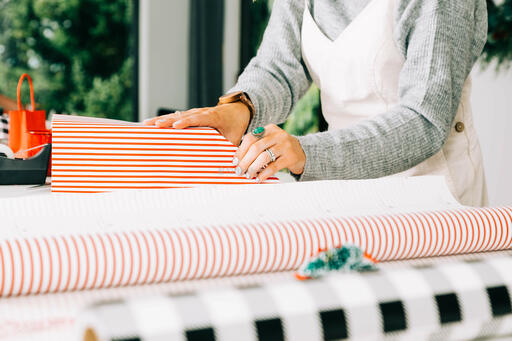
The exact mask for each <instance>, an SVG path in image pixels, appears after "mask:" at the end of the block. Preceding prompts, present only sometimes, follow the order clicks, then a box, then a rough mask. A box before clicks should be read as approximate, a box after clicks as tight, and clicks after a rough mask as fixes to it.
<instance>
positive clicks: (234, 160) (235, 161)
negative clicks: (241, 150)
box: [233, 156, 238, 166]
mask: <svg viewBox="0 0 512 341" xmlns="http://www.w3.org/2000/svg"><path fill="white" fill-rule="evenodd" d="M233 166H238V158H237V157H236V156H235V157H234V158H233Z"/></svg>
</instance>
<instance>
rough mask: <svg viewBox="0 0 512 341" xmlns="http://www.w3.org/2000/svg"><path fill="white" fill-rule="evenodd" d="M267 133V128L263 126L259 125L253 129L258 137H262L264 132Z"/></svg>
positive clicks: (253, 132)
mask: <svg viewBox="0 0 512 341" xmlns="http://www.w3.org/2000/svg"><path fill="white" fill-rule="evenodd" d="M264 133H265V128H263V127H257V128H254V129H253V131H252V134H253V135H254V136H256V137H260V136H262V135H263V134H264Z"/></svg>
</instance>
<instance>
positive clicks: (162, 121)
mask: <svg viewBox="0 0 512 341" xmlns="http://www.w3.org/2000/svg"><path fill="white" fill-rule="evenodd" d="M165 121H166V119H165V118H161V119H159V120H158V122H160V123H164V122H165Z"/></svg>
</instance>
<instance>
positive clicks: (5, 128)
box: [0, 114, 9, 143]
mask: <svg viewBox="0 0 512 341" xmlns="http://www.w3.org/2000/svg"><path fill="white" fill-rule="evenodd" d="M8 138H9V120H8V116H7V115H5V114H0V143H2V142H5V143H6V142H7V139H8Z"/></svg>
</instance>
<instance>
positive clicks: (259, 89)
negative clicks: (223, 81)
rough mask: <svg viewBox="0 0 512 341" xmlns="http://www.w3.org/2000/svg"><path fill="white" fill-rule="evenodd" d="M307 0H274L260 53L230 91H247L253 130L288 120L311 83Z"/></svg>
mask: <svg viewBox="0 0 512 341" xmlns="http://www.w3.org/2000/svg"><path fill="white" fill-rule="evenodd" d="M303 12H304V0H275V1H274V5H273V8H272V14H271V16H270V19H269V23H268V25H267V28H266V30H265V33H264V36H263V40H262V42H261V45H260V48H259V49H258V53H257V55H256V56H255V57H254V58H253V59H252V60H251V61H250V63H249V64H248V66H247V67H246V68H245V70H244V71H243V73H242V74H241V75H240V77H239V79H238V82H237V84H236V85H235V86H234V87H233V88H232V89H231V90H230V91H229V92H234V91H244V92H246V93H247V94H248V95H249V98H250V99H251V101H252V103H253V104H254V107H255V114H254V117H253V119H252V121H251V123H250V129H252V128H254V127H257V126H264V125H266V124H269V123H275V124H279V123H282V122H284V121H285V120H286V118H287V117H288V116H289V114H290V113H291V111H292V108H293V106H294V105H295V104H296V103H297V101H298V100H299V99H300V98H301V97H302V96H303V95H304V93H305V92H306V90H307V89H308V88H309V86H310V84H311V79H310V78H309V75H308V74H307V71H306V67H305V65H304V64H303V62H302V53H301V44H300V35H301V27H302V16H303Z"/></svg>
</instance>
